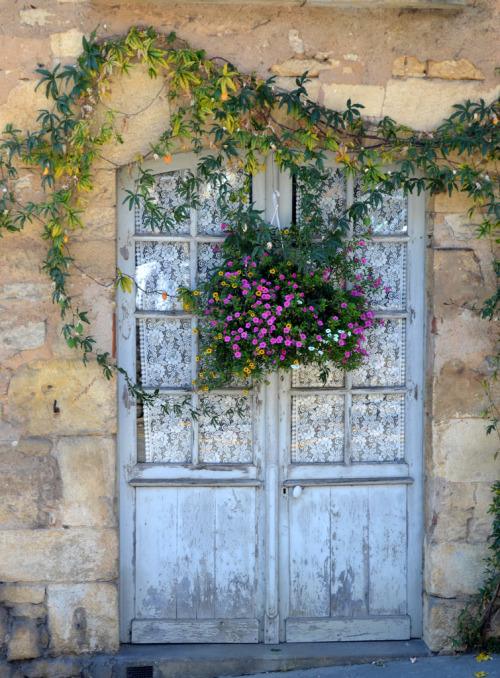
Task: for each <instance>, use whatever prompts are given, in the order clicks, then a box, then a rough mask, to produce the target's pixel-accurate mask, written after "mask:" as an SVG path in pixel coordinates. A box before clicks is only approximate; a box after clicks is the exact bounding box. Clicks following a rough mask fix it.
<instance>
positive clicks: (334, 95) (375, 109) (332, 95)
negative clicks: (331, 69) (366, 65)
mask: <svg viewBox="0 0 500 678" xmlns="http://www.w3.org/2000/svg"><path fill="white" fill-rule="evenodd" d="M384 96H385V91H384V88H383V87H377V86H375V85H346V84H331V85H327V84H324V85H323V100H322V101H321V99H320V103H322V104H323V105H324V106H327V107H328V108H333V109H334V110H337V111H338V110H344V109H345V106H346V102H347V100H348V99H350V100H351V102H352V103H357V104H361V105H362V106H364V109H363V115H364V116H367V117H371V118H379V117H380V115H381V114H382V106H383V103H384Z"/></svg>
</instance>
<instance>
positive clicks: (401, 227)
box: [354, 183, 408, 235]
mask: <svg viewBox="0 0 500 678" xmlns="http://www.w3.org/2000/svg"><path fill="white" fill-rule="evenodd" d="M354 200H360V201H363V200H366V197H365V194H364V193H363V189H362V187H361V186H360V184H359V183H358V184H356V185H355V187H354ZM369 217H370V226H369V227H368V228H370V229H371V230H372V232H373V234H374V235H400V234H406V233H407V231H408V196H406V197H405V196H404V195H403V189H402V188H400V189H399V190H397V191H395V192H394V193H393V194H392V195H386V196H384V201H383V204H382V206H381V207H379V208H378V209H376V210H372V211H370V214H369ZM366 228H367V227H366V226H365V225H364V224H362V223H361V224H359V223H358V224H357V225H356V227H355V229H354V233H355V234H356V235H362V234H363V233H365V232H366Z"/></svg>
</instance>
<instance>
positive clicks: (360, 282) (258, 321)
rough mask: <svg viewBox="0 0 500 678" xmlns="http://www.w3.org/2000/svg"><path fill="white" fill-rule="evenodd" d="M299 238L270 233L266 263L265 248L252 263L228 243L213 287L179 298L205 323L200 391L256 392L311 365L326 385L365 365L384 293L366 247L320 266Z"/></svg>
mask: <svg viewBox="0 0 500 678" xmlns="http://www.w3.org/2000/svg"><path fill="white" fill-rule="evenodd" d="M223 228H224V225H223ZM299 232H300V228H299V227H293V226H292V227H290V229H285V230H284V231H281V230H279V229H273V228H272V227H270V230H269V233H270V238H271V239H270V240H269V241H268V242H267V243H265V245H264V251H260V254H261V256H259V248H253V249H254V250H256V251H257V256H252V255H251V254H246V253H245V251H244V250H245V249H248V248H245V247H243V248H242V247H241V242H240V247H239V248H235V247H234V246H231V242H228V241H226V242H223V243H221V244H220V248H221V251H222V254H223V257H224V264H223V265H222V266H221V267H220V268H218V269H216V270H215V271H214V273H213V275H212V276H211V278H210V280H209V281H208V282H207V283H205V284H203V285H200V288H199V289H198V290H195V291H194V292H192V291H190V290H188V289H186V288H183V289H181V290H180V291H179V292H180V297H181V298H182V299H183V301H184V305H185V307H186V308H189V309H190V310H191V311H193V312H194V313H195V314H197V315H198V316H200V317H201V318H202V319H203V320H202V322H200V326H199V330H195V332H198V331H199V336H200V342H199V355H198V357H197V358H196V360H198V361H199V364H200V372H199V379H198V381H197V382H195V383H196V385H197V387H198V388H199V389H201V390H204V391H209V390H212V389H215V388H224V387H227V386H231V385H234V384H235V383H239V384H241V383H243V385H244V386H245V387H246V388H250V387H251V385H255V384H257V383H260V382H262V381H266V379H267V377H268V375H269V374H270V373H272V372H275V371H277V370H279V369H284V370H286V371H290V370H293V369H297V368H298V367H299V366H301V365H311V364H314V365H317V366H318V368H319V375H320V378H321V379H322V380H323V382H326V379H327V377H328V374H329V371H330V369H331V368H332V367H338V368H340V369H342V370H345V371H349V370H354V369H356V368H357V367H359V366H360V365H361V364H362V363H363V362H364V360H365V357H366V356H367V351H366V349H365V342H366V333H367V332H368V331H369V328H370V327H372V326H373V325H374V323H375V322H376V321H375V320H374V314H373V312H372V311H371V310H370V304H369V296H370V292H371V291H372V290H374V289H376V288H377V287H379V286H380V285H381V281H380V280H379V279H375V278H374V276H373V272H372V270H371V269H370V268H369V267H368V266H367V265H366V260H365V257H364V256H363V248H364V247H365V243H364V241H363V240H356V241H349V243H348V244H347V245H345V246H344V248H337V249H336V250H335V251H334V252H333V254H332V253H330V255H329V256H328V258H327V263H326V264H324V265H319V264H318V262H317V261H316V262H315V263H312V260H307V259H306V260H304V259H303V258H301V256H300V255H301V250H300V247H297V241H298V238H297V235H298V233H299ZM218 249H219V248H218V247H215V248H214V251H217V250H218ZM242 250H243V251H242ZM261 250H262V248H261ZM291 252H293V256H290V253H291ZM305 256H307V255H305ZM292 259H293V261H292Z"/></svg>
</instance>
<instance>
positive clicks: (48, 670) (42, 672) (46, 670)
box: [23, 0, 83, 678]
mask: <svg viewBox="0 0 500 678" xmlns="http://www.w3.org/2000/svg"><path fill="white" fill-rule="evenodd" d="M69 1H70V0H59V2H69ZM81 675H83V674H82V667H81V666H80V665H79V664H78V663H77V662H74V661H68V660H64V659H36V660H35V661H32V662H30V663H29V665H28V666H24V667H23V676H24V677H25V678H46V677H47V676H50V678H73V677H75V678H76V677H78V678H79V677H80V676H81Z"/></svg>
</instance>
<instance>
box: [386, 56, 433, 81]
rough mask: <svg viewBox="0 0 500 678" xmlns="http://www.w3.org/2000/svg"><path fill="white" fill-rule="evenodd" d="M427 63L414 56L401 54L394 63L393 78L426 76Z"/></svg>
mask: <svg viewBox="0 0 500 678" xmlns="http://www.w3.org/2000/svg"><path fill="white" fill-rule="evenodd" d="M426 72H427V63H426V62H425V61H420V60H419V59H417V58H416V57H413V56H401V57H398V58H397V59H395V61H394V63H393V64H392V77H393V78H425V76H426Z"/></svg>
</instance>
